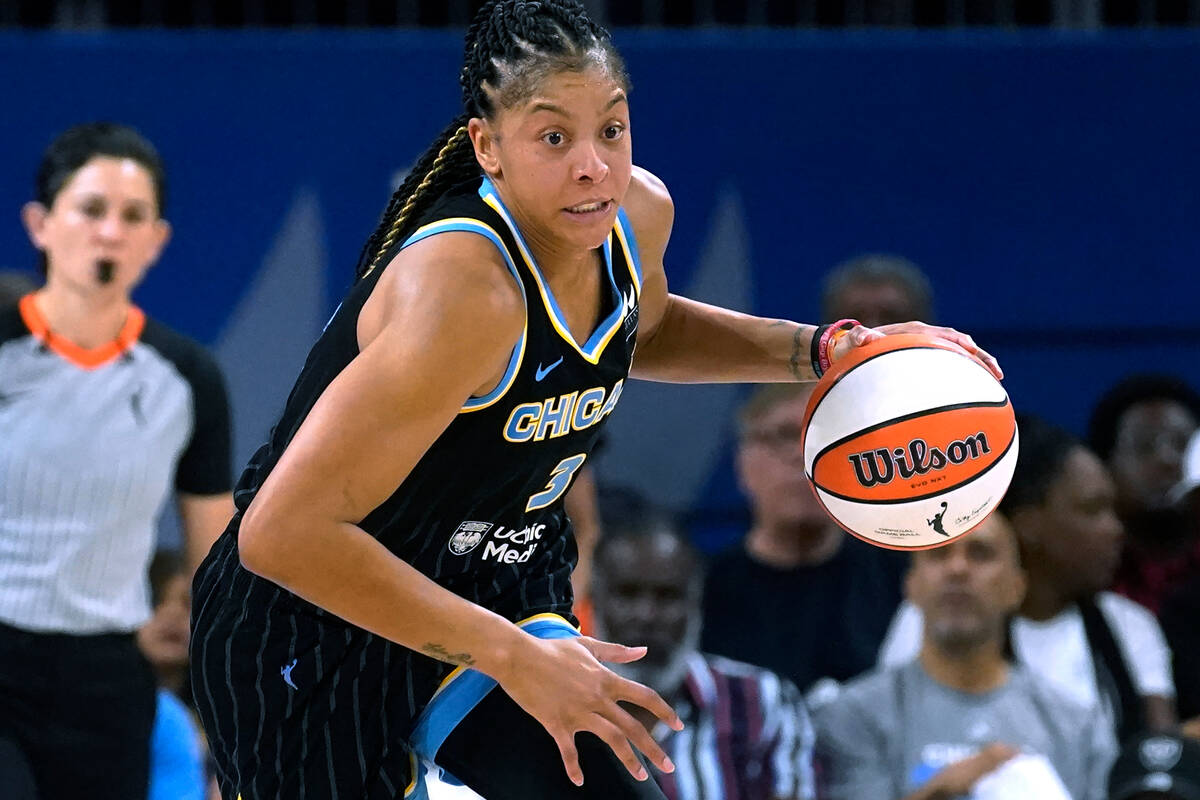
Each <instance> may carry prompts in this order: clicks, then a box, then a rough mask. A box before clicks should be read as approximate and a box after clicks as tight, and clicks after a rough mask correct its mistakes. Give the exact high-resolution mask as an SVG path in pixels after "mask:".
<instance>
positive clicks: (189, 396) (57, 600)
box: [0, 295, 231, 634]
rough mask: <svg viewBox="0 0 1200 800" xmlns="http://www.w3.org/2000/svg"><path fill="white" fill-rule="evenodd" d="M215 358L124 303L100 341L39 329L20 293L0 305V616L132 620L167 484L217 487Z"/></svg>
mask: <svg viewBox="0 0 1200 800" xmlns="http://www.w3.org/2000/svg"><path fill="white" fill-rule="evenodd" d="M229 440H230V436H229V408H228V402H227V400H226V396H225V388H224V385H223V383H222V381H221V377H220V373H219V371H218V369H217V366H216V364H215V362H214V361H213V360H212V358H211V357H210V356H209V355H208V353H207V352H205V350H204V349H203V348H202V347H200V346H199V345H198V344H196V343H195V342H193V341H191V340H190V339H187V338H185V337H183V336H181V335H180V334H177V333H175V332H173V331H171V330H170V329H168V328H167V327H165V326H163V325H161V324H159V323H157V322H155V321H154V320H149V319H147V318H146V317H145V315H144V314H143V313H142V312H141V311H140V310H138V309H136V308H133V309H131V311H130V313H129V317H128V320H127V322H126V325H125V328H124V329H123V330H122V331H121V334H120V335H119V337H118V338H117V339H116V340H114V341H113V342H111V343H109V344H107V345H104V346H102V347H99V348H95V349H90V350H88V349H84V348H80V347H77V346H75V345H73V344H71V343H69V342H65V341H63V340H61V339H60V338H56V337H54V336H53V334H50V333H49V332H48V328H47V325H46V322H45V320H44V319H43V318H42V316H41V314H40V312H39V311H38V309H37V306H36V304H35V302H34V300H33V295H29V296H26V297H25V298H24V299H23V300H22V301H21V302H20V305H19V306H8V307H3V308H0V622H3V623H6V624H8V625H12V626H14V627H18V628H22V629H24V630H28V631H39V632H58V633H72V634H92V633H112V632H127V631H132V630H134V629H135V628H137V627H138V626H140V625H141V624H142V623H143V622H145V621H146V619H148V618H149V615H150V600H149V587H148V585H147V578H146V571H147V566H148V565H149V561H150V557H151V555H152V554H153V550H154V546H155V542H156V528H157V519H158V515H159V512H160V511H161V510H162V507H163V504H164V502H165V501H166V500H167V498H168V496H169V495H170V494H171V492H172V490H178V491H181V492H187V493H191V494H198V495H209V494H220V493H223V492H227V491H229V490H230V484H231V474H230V458H229V452H230V445H229Z"/></svg>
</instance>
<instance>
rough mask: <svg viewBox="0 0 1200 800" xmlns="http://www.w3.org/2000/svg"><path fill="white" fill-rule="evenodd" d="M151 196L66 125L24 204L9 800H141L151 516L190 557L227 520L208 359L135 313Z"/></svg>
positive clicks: (2, 770)
mask: <svg viewBox="0 0 1200 800" xmlns="http://www.w3.org/2000/svg"><path fill="white" fill-rule="evenodd" d="M165 180H166V179H165V174H164V169H163V165H162V162H161V160H160V159H159V157H158V154H157V152H155V150H154V147H153V146H152V145H151V144H150V143H149V142H147V141H146V140H145V139H143V138H142V137H141V136H140V135H139V134H138V133H137V132H136V131H133V130H132V129H130V128H127V127H124V126H121V125H114V124H111V123H94V124H88V125H80V126H77V127H75V128H71V129H70V130H68V131H66V132H64V133H63V134H61V135H60V136H59V137H57V138H56V139H55V140H54V142H53V143H52V144H51V145H50V147H49V148H48V149H47V151H46V153H45V155H44V157H43V159H42V163H41V165H40V167H39V169H38V172H37V178H36V186H35V192H36V194H35V198H34V200H33V201H31V202H29V203H27V204H26V205H25V206H24V207H23V208H22V213H21V217H22V221H23V222H24V223H25V227H26V229H27V231H28V233H29V237H30V240H31V241H32V243H33V245H34V247H35V248H36V249H37V250H38V251H39V256H40V259H41V264H42V268H43V272H44V273H45V274H46V284H45V286H43V287H42V288H41V289H39V290H37V291H35V292H34V293H32V294H27V295H25V297H24V298H23V299H22V300H21V301H20V302H19V304H18V305H17V306H8V307H4V308H3V309H0V431H3V435H2V436H0V698H2V699H3V702H0V787H4V794H3V796H4V798H5V800H25V798H28V797H30V796H32V795H31V794H30V793H28V792H26V793H24V794H17V793H16V790H10V789H9V787H11V786H19V785H22V782H23V783H24V785H25V786H28V785H29V784H30V783H32V784H34V785H36V796H37V797H38V798H39V800H58V798H68V797H70V798H76V797H86V798H88V800H102V799H104V798H114V800H115V799H116V798H120V800H128V799H129V798H135V797H144V796H145V794H146V791H147V786H148V773H149V752H150V735H151V729H152V726H153V721H154V715H155V679H154V675H153V672H152V671H151V669H150V666H149V664H148V663H147V661H146V659H145V657H144V656H143V655H142V654H141V652H140V651H139V649H138V647H137V644H136V642H135V637H134V631H136V630H137V629H138V628H139V627H141V626H142V625H143V624H144V623H145V622H146V620H147V619H148V618H149V617H150V611H151V609H150V604H149V592H148V591H147V587H146V584H147V570H146V567H147V565H148V563H149V561H150V557H151V554H152V552H153V550H154V545H155V539H156V536H157V525H156V523H157V518H158V515H159V512H160V510H161V508H162V506H163V503H164V502H165V501H166V499H167V498H168V496H170V495H171V494H172V493H174V494H175V496H176V497H177V499H178V501H179V508H180V512H181V513H180V515H181V518H182V520H183V525H184V529H185V532H186V534H187V539H188V545H189V547H190V548H191V550H190V552H191V553H193V554H197V558H196V560H198V554H199V553H201V552H206V551H207V548H208V547H209V546H210V545H211V543H212V542H213V541H214V540H215V539H216V537H217V535H218V534H219V533H220V531H221V528H222V527H223V526H224V525H225V523H226V522H227V521H228V519H229V517H230V516H231V514H232V510H233V503H232V499H231V495H230V489H231V483H232V477H231V474H230V455H229V440H230V431H229V409H228V403H227V400H226V397H225V390H224V385H223V382H222V380H221V376H220V373H219V372H218V370H217V367H216V363H215V362H214V361H213V359H212V358H211V356H209V355H208V354H207V353H206V352H205V351H204V350H203V349H202V348H201V347H200V346H199V345H197V344H196V343H195V342H192V341H191V340H189V339H186V338H185V337H183V336H181V335H179V334H178V333H175V332H174V331H172V330H170V329H168V328H167V327H166V326H164V325H162V324H160V323H158V322H156V321H154V320H152V319H147V318H146V315H145V314H144V313H143V312H142V311H141V310H140V309H138V308H137V307H136V306H135V305H134V304H133V301H132V297H131V295H132V292H133V289H134V287H135V286H137V284H138V283H139V282H140V281H141V279H142V277H143V276H144V275H145V273H146V270H147V269H149V267H150V266H151V264H153V263H154V261H155V260H156V259H157V258H158V255H159V253H160V252H161V251H162V248H163V247H164V246H165V245H166V242H167V239H168V238H169V235H170V226H169V225H168V223H167V222H166V221H165V220H164V219H163V217H162V213H163V205H164V200H165V198H164V186H165ZM189 574H190V573H189ZM47 698H53V702H48V700H47ZM22 791H24V790H22Z"/></svg>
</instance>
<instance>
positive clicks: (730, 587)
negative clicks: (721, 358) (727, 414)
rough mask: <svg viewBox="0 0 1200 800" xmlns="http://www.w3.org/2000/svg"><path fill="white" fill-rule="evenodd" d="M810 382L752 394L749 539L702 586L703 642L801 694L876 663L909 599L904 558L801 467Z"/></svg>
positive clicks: (741, 467) (742, 443) (744, 477)
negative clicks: (843, 515)
mask: <svg viewBox="0 0 1200 800" xmlns="http://www.w3.org/2000/svg"><path fill="white" fill-rule="evenodd" d="M812 390H813V384H771V385H767V386H763V387H761V388H758V389H756V390H755V392H754V393H753V394H752V395H751V396H750V399H749V400H748V401H747V402H746V404H745V405H744V406H743V407H742V409H741V411H740V413H739V415H738V449H737V463H736V466H737V473H738V482H739V483H740V485H741V488H742V491H743V492H744V493H745V495H746V497H747V498H748V499H749V501H750V511H751V515H752V523H751V528H750V531H749V532H748V533H747V534H746V536H745V538H744V539H743V540H742V541H741V542H739V543H738V544H737V545H736V546H735V547H734V548H732V549H731V550H728V551H726V552H725V553H722V554H720V555H718V556H717V557H716V558H715V560H714V561H713V562H712V564H711V565H710V568H709V570H708V579H707V582H706V584H705V588H704V634H703V639H702V641H701V647H702V648H703V649H704V651H705V652H710V653H718V654H720V655H724V656H728V657H729V658H736V659H738V660H739V661H745V662H748V663H750V664H757V665H759V666H762V667H766V668H767V669H770V670H773V671H774V672H777V673H779V674H780V675H782V676H784V677H786V678H788V679H790V680H791V681H792V682H793V683H794V684H796V686H798V687H799V688H800V690H801V691H805V692H807V691H808V690H809V688H810V687H811V686H812V685H813V683H815V682H816V681H818V680H819V679H821V678H832V679H833V680H835V681H842V680H846V679H848V678H852V677H854V676H855V675H858V674H859V673H861V672H863V671H864V670H867V669H869V668H870V667H871V666H872V664H874V662H875V656H876V653H877V652H878V651H879V645H880V643H881V642H882V641H883V637H884V634H885V633H886V631H887V626H888V622H889V620H890V619H891V616H892V612H893V611H894V610H895V608H896V606H897V605H898V604H899V602H900V586H901V582H902V579H903V574H904V569H905V566H906V564H907V556H906V554H904V553H898V552H894V551H890V550H884V549H882V548H878V547H873V546H871V545H869V544H867V543H865V542H863V541H861V540H859V539H856V538H854V537H853V536H851V535H850V534H848V533H845V532H843V531H842V529H841V528H839V527H838V526H837V524H836V523H834V521H833V519H832V518H831V517H830V516H829V514H828V513H827V512H826V511H825V509H824V508H823V507H822V506H821V504H820V503H818V502H817V499H816V497H815V496H814V495H813V492H812V488H811V487H810V486H809V484H808V478H806V477H805V475H804V464H803V456H802V454H801V452H800V433H801V429H800V422H801V418H802V417H803V416H804V407H805V404H806V403H807V402H808V398H809V396H810V395H811V393H812Z"/></svg>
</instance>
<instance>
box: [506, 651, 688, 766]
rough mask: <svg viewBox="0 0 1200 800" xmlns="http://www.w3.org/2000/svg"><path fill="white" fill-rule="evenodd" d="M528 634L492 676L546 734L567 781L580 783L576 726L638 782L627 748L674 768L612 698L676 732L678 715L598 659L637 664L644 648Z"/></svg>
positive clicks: (631, 753)
mask: <svg viewBox="0 0 1200 800" xmlns="http://www.w3.org/2000/svg"><path fill="white" fill-rule="evenodd" d="M529 638H530V641H529V642H528V643H527V644H528V647H525V648H522V649H523V651H524V652H522V653H519V654H517V655H516V657H515V658H514V659H513V662H514V663H513V664H512V666H511V667H510V669H508V670H506V673H507V674H505V675H501V676H496V677H497V681H498V682H499V683H500V686H501V688H503V689H504V691H506V692H507V693H508V695H509V697H511V698H512V699H513V700H514V701H515V702H516V703H517V705H519V706H520V707H521V708H523V709H525V711H526V713H528V714H529V715H530V716H532V717H533V718H534V719H536V720H537V721H538V722H540V723H541V724H542V727H544V728H545V729H546V731H547V732H548V733H549V734H550V735H551V736H552V737H553V738H554V741H555V743H556V744H557V745H558V750H559V753H561V755H562V760H563V765H564V766H565V767H566V770H567V777H569V778H570V779H571V782H572V783H574V784H575V785H576V786H582V785H583V770H582V769H580V767H579V753H578V751H577V750H576V749H575V734H576V733H580V732H584V731H586V732H590V733H593V734H595V735H596V736H597V737H599V738H600V739H601V740H603V741H604V742H605V743H606V744H608V746H609V747H611V748H612V751H613V752H614V753H615V754H616V755H617V758H619V759H620V760H621V763H623V764H624V765H625V768H626V769H628V770H629V774H631V775H632V776H633V777H634V778H636V779H637V780H639V781H644V780H646V779H647V778H648V777H649V775H648V774H647V772H646V769H645V767H643V766H642V764H641V762H640V761H638V758H637V756H636V755H635V754H634V748H637V750H639V751H641V752H642V753H644V754H645V755H646V757H647V758H649V759H650V760H651V761H652V762H654V764H656V765H657V766H658V768H659V769H661V770H662V771H663V772H671V771H673V770H674V769H675V766H674V765H673V764H672V763H671V759H670V758H668V757H667V754H666V753H665V752H663V749H662V748H661V747H659V746H658V743H657V742H655V741H654V739H653V738H652V737H651V736H650V734H649V732H648V731H647V730H646V729H645V727H643V726H642V724H641V723H640V722H638V721H637V720H636V719H634V718H633V717H632V716H631V715H630V714H629V712H627V711H625V710H624V709H623V708H621V707H620V706H619V705H618V702H619V701H620V702H626V703H632V704H634V705H638V706H641V707H642V708H645V709H647V710H648V711H650V712H651V713H653V714H654V715H655V716H656V717H658V718H659V719H660V720H662V721H663V722H664V723H666V724H667V725H669V726H670V727H671V728H673V729H675V730H682V729H683V722H682V721H681V720H680V719H679V716H678V715H677V714H676V713H675V712H674V710H672V708H671V707H670V706H669V705H667V702H666V701H665V700H663V699H662V698H661V697H659V695H658V693H657V692H655V691H654V690H653V689H649V688H647V687H645V686H642V685H641V684H640V683H635V682H633V681H631V680H627V679H626V678H622V677H621V676H620V675H617V674H616V673H615V672H613V671H612V670H610V669H608V668H607V667H605V666H604V665H603V664H601V663H600V662H601V661H608V662H615V663H622V664H624V663H628V662H630V661H637V660H638V659H639V658H641V657H642V656H644V655H645V654H646V648H644V647H625V646H624V645H619V644H613V643H611V642H602V641H600V640H598V639H593V638H591V637H588V636H580V637H572V638H570V639H536V638H534V637H529Z"/></svg>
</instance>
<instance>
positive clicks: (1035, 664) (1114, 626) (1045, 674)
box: [880, 416, 1175, 741]
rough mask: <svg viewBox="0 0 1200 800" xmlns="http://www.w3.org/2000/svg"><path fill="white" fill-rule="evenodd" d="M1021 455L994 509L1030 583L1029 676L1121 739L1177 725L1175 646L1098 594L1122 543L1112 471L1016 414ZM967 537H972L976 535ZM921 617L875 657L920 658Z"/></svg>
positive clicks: (1020, 627)
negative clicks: (1010, 532) (1098, 715)
mask: <svg viewBox="0 0 1200 800" xmlns="http://www.w3.org/2000/svg"><path fill="white" fill-rule="evenodd" d="M1018 422H1019V427H1020V430H1021V450H1020V453H1019V455H1018V456H1017V467H1016V471H1015V472H1014V474H1013V478H1012V483H1011V484H1010V485H1009V487H1008V492H1007V494H1005V496H1004V499H1003V500H1002V501H1001V503H1000V510H1001V511H1002V512H1004V514H1006V515H1007V516H1008V519H1009V520H1010V521H1011V522H1012V525H1013V527H1014V528H1015V529H1016V531H1017V534H1018V537H1019V540H1020V545H1021V549H1022V552H1023V555H1024V561H1025V567H1026V571H1027V573H1028V581H1029V589H1028V591H1027V592H1026V595H1025V600H1024V602H1023V603H1022V604H1021V607H1020V612H1019V613H1020V615H1019V616H1018V617H1016V618H1015V619H1014V621H1013V625H1012V634H1011V635H1012V645H1013V652H1014V653H1015V655H1016V658H1017V660H1018V661H1019V662H1021V663H1022V664H1024V665H1026V666H1027V667H1028V668H1029V669H1030V670H1031V671H1032V672H1034V673H1035V674H1037V675H1039V676H1041V677H1042V678H1043V679H1045V680H1047V681H1050V682H1051V683H1053V684H1054V685H1056V686H1057V687H1058V688H1059V690H1060V691H1062V692H1064V693H1066V694H1068V695H1071V696H1073V697H1074V698H1075V700H1076V702H1078V703H1080V704H1083V705H1088V706H1096V707H1099V709H1100V710H1101V711H1102V712H1103V713H1104V715H1105V716H1106V717H1107V718H1108V720H1109V721H1110V727H1111V728H1112V730H1113V731H1114V733H1115V734H1116V737H1117V740H1118V741H1124V740H1125V739H1126V738H1127V737H1129V736H1130V735H1132V734H1134V733H1136V732H1138V731H1140V730H1142V729H1143V728H1151V729H1154V730H1165V729H1167V728H1169V727H1171V726H1172V725H1174V724H1175V710H1174V697H1175V687H1174V683H1173V681H1172V679H1171V652H1170V650H1169V649H1168V648H1167V644H1166V640H1165V638H1164V637H1163V633H1162V630H1161V629H1160V628H1159V625H1158V622H1157V621H1156V620H1155V618H1154V615H1153V614H1151V613H1150V612H1149V611H1147V610H1146V609H1145V608H1143V607H1142V606H1140V605H1138V604H1137V603H1135V602H1133V601H1132V600H1130V599H1128V598H1126V597H1122V596H1121V595H1117V594H1113V593H1112V592H1107V591H1102V590H1103V589H1104V588H1105V587H1106V586H1108V585H1109V582H1110V581H1111V580H1112V574H1113V569H1114V568H1115V567H1116V565H1117V560H1118V558H1119V555H1120V552H1121V550H1120V548H1121V522H1120V520H1119V519H1118V518H1117V515H1116V508H1115V505H1114V503H1115V490H1114V488H1113V481H1112V479H1111V478H1110V477H1109V474H1108V470H1106V469H1105V467H1104V464H1103V463H1101V461H1100V459H1098V458H1097V457H1096V456H1095V455H1094V454H1093V453H1092V452H1091V451H1090V450H1088V449H1087V448H1086V447H1085V446H1084V445H1083V443H1082V442H1080V441H1079V440H1078V439H1076V438H1075V437H1073V436H1071V434H1069V433H1067V432H1066V431H1064V430H1062V429H1060V428H1057V427H1054V426H1052V425H1049V424H1047V423H1046V422H1043V421H1041V420H1038V419H1036V418H1033V417H1025V416H1023V417H1021V418H1020V419H1019V420H1018ZM971 535H974V534H971ZM920 616H921V615H920V612H919V611H918V610H917V609H915V608H913V607H912V606H911V605H910V604H905V605H904V606H903V607H902V608H901V610H900V612H899V613H898V614H897V618H896V621H895V622H894V623H893V625H892V629H891V631H890V632H889V634H888V639H887V641H886V642H885V644H884V648H883V652H882V653H881V656H880V660H881V662H882V663H884V664H898V663H903V662H905V661H908V660H911V659H912V657H913V656H915V655H916V652H917V648H918V643H919V642H920V639H921V633H920V631H921V619H920Z"/></svg>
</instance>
